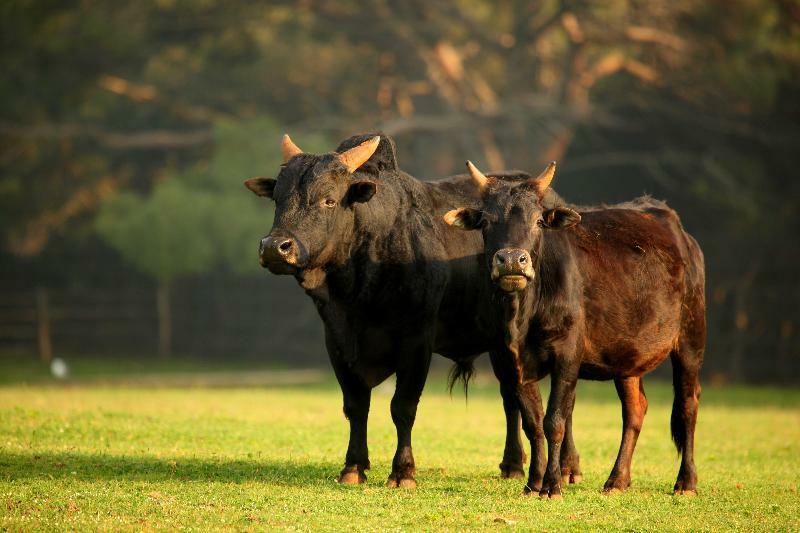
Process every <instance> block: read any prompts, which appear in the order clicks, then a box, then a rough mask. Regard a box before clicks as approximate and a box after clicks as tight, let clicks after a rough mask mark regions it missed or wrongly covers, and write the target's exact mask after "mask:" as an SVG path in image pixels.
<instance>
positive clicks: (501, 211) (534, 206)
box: [485, 184, 541, 216]
mask: <svg viewBox="0 0 800 533" xmlns="http://www.w3.org/2000/svg"><path fill="white" fill-rule="evenodd" d="M485 205H486V207H488V208H489V210H490V211H492V212H494V213H495V214H496V215H500V216H508V215H509V214H510V213H511V212H512V211H514V212H519V211H522V212H525V213H530V212H533V211H536V210H539V209H541V205H540V202H539V197H538V196H537V194H536V193H535V192H534V191H532V190H531V189H530V188H529V187H525V186H523V185H517V184H514V185H506V184H503V185H501V186H500V187H497V188H496V189H494V190H492V191H491V192H490V193H489V194H488V195H487V197H486V199H485Z"/></svg>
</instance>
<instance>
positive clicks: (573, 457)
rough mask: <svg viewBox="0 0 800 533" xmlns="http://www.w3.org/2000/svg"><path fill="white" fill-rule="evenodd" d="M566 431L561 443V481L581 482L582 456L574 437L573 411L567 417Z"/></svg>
mask: <svg viewBox="0 0 800 533" xmlns="http://www.w3.org/2000/svg"><path fill="white" fill-rule="evenodd" d="M564 431H565V433H564V443H563V444H562V445H561V483H562V484H563V485H567V484H569V483H580V482H581V480H582V479H583V476H582V475H581V458H580V455H578V449H577V448H576V447H575V440H574V439H573V438H572V413H570V414H569V417H568V418H567V421H566V423H565V425H564Z"/></svg>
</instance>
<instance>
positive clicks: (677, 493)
mask: <svg viewBox="0 0 800 533" xmlns="http://www.w3.org/2000/svg"><path fill="white" fill-rule="evenodd" d="M672 494H673V495H675V496H697V491H696V490H695V489H677V490H676V491H675V492H673V493H672Z"/></svg>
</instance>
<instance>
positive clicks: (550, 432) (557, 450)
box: [539, 365, 578, 499]
mask: <svg viewBox="0 0 800 533" xmlns="http://www.w3.org/2000/svg"><path fill="white" fill-rule="evenodd" d="M557 366H558V365H557ZM572 374H573V372H566V371H564V370H563V369H558V368H556V369H555V370H554V371H553V374H552V379H551V383H552V385H551V388H550V399H549V400H548V402H547V414H546V415H545V417H544V434H545V437H547V455H548V457H547V469H546V470H545V474H544V480H543V481H542V489H541V491H540V492H539V496H540V497H542V498H551V499H558V498H561V481H562V478H561V445H562V443H563V441H564V435H565V433H566V425H567V419H568V418H570V417H571V416H572V408H573V407H574V405H575V385H576V384H577V381H578V379H577V372H574V374H575V375H572Z"/></svg>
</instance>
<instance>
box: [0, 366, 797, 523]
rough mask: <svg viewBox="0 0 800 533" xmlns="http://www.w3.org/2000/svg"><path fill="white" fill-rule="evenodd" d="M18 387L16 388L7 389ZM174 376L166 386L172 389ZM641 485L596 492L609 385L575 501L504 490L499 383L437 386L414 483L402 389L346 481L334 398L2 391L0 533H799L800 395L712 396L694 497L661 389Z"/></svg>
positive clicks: (611, 407)
mask: <svg viewBox="0 0 800 533" xmlns="http://www.w3.org/2000/svg"><path fill="white" fill-rule="evenodd" d="M6 381H8V380H6ZM167 383H169V382H167ZM647 391H648V396H649V398H650V410H649V413H648V415H647V419H646V421H645V427H644V430H643V432H642V435H641V437H640V440H639V445H638V448H637V450H636V455H635V457H634V472H633V486H632V487H631V489H630V490H629V491H628V492H627V493H625V494H621V495H616V496H611V497H606V496H602V495H601V494H600V489H601V487H602V485H603V482H604V481H605V478H606V476H607V475H608V472H609V470H610V469H611V466H612V464H613V461H614V457H615V455H616V449H617V445H618V439H619V433H620V425H621V423H620V416H619V404H618V401H617V399H616V395H615V393H614V391H613V386H612V385H611V384H609V383H583V382H582V383H581V384H580V386H579V388H578V400H577V404H576V408H575V424H574V426H575V438H576V442H577V445H578V449H579V451H580V453H581V461H582V467H583V471H584V480H583V482H582V483H581V484H580V485H577V486H574V485H573V486H570V487H569V488H568V489H567V491H566V493H565V497H564V499H563V500H562V501H541V500H539V499H538V498H531V497H524V496H522V495H521V489H522V483H521V482H520V481H519V480H510V481H508V480H501V479H499V477H498V469H497V463H499V461H500V455H501V451H502V443H503V434H504V433H503V432H504V429H503V428H504V424H503V417H502V412H501V405H500V398H499V394H498V393H497V392H496V385H495V384H494V383H493V382H491V381H490V380H488V379H485V381H484V382H480V383H478V385H477V386H475V387H473V389H472V391H471V394H470V398H469V402H468V403H465V401H464V398H463V396H458V395H454V396H453V397H452V398H451V397H449V396H448V394H447V393H446V392H445V387H444V382H443V380H442V379H438V378H433V379H432V380H431V381H430V382H429V383H428V386H427V387H426V391H425V394H424V395H423V398H422V402H421V404H420V408H419V413H418V417H417V424H416V427H415V431H414V445H415V448H414V449H415V456H416V459H417V466H418V475H417V481H418V482H419V488H418V489H416V490H410V491H409V490H402V489H400V490H398V489H387V488H385V487H384V482H385V480H386V477H387V475H388V474H389V469H390V462H391V457H392V454H393V452H394V441H395V435H394V427H393V425H392V423H391V419H390V416H389V400H390V394H391V392H390V389H388V388H381V389H378V390H377V391H376V392H375V393H374V395H373V402H372V414H371V417H370V453H371V458H372V470H371V471H370V472H369V473H368V475H369V480H368V483H367V484H366V485H363V486H360V487H346V486H339V485H337V484H336V483H335V482H334V477H335V475H336V474H337V473H338V471H339V469H340V468H341V461H342V459H343V456H344V451H345V445H346V442H347V424H346V422H345V420H344V418H343V416H342V411H341V399H340V395H339V391H338V388H337V387H336V385H335V383H333V382H332V381H328V380H325V381H322V382H320V383H317V384H313V385H303V386H297V385H295V386H277V385H270V386H263V387H257V386H251V387H221V388H220V387H218V388H202V387H180V386H177V385H169V384H167V385H165V386H160V387H153V386H146V387H145V386H142V385H137V384H135V383H134V384H131V385H124V384H122V385H114V386H110V385H108V384H102V383H101V384H92V383H83V384H73V385H52V384H48V383H47V382H41V381H36V382H35V383H34V384H29V385H15V384H12V383H8V382H6V383H5V384H4V385H2V386H0V530H25V531H31V530H96V529H101V530H143V529H144V530H150V529H162V528H167V529H177V528H182V529H183V528H185V529H195V530H208V529H213V530H220V529H232V530H263V529H302V530H353V531H357V530H364V529H374V530H394V529H397V530H414V529H424V530H431V529H449V530H457V529H465V528H480V529H497V528H519V529H523V530H531V529H533V530H563V529H570V530H584V529H598V530H599V529H627V530H659V531H664V530H719V529H749V530H769V531H777V530H787V531H788V530H794V531H797V530H800V503H798V502H800V495H799V494H798V488H799V485H800V393H798V391H790V390H778V389H766V388H744V387H733V386H730V387H729V386H726V387H706V388H705V389H704V391H703V398H702V401H701V409H700V422H699V427H698V435H697V436H698V442H697V464H698V470H699V476H700V484H699V487H698V488H699V495H698V496H697V497H695V498H690V497H689V498H678V497H673V496H672V494H671V489H672V484H673V482H674V480H675V476H676V474H677V469H678V458H677V456H676V453H675V449H674V447H673V446H672V443H671V441H670V437H669V406H670V402H671V390H670V387H669V386H668V385H667V384H663V383H649V384H648V386H647Z"/></svg>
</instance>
